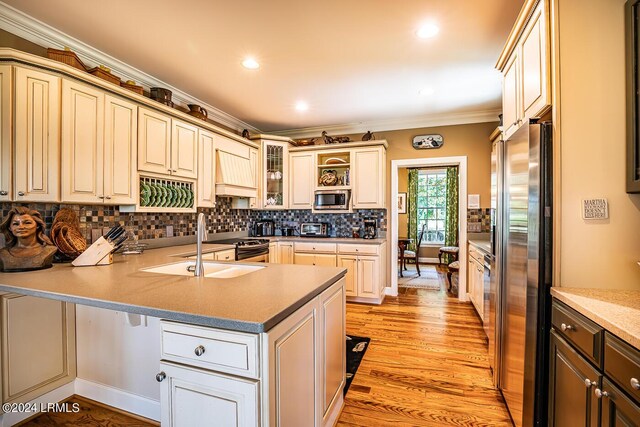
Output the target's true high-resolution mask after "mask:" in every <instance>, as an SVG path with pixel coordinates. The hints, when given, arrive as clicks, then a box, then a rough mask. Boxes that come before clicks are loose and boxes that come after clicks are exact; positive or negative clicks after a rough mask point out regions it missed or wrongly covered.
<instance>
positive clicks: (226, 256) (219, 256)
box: [214, 249, 236, 261]
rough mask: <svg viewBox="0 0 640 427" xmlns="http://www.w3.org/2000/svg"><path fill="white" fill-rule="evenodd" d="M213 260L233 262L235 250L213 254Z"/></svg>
mask: <svg viewBox="0 0 640 427" xmlns="http://www.w3.org/2000/svg"><path fill="white" fill-rule="evenodd" d="M214 259H215V260H216V261H235V259H236V250H235V249H227V250H224V251H218V252H215V256H214Z"/></svg>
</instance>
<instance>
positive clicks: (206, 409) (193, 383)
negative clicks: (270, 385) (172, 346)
mask: <svg viewBox="0 0 640 427" xmlns="http://www.w3.org/2000/svg"><path fill="white" fill-rule="evenodd" d="M160 369H161V370H162V373H161V374H158V375H160V377H158V379H162V383H163V386H162V388H161V411H162V425H163V426H174V427H193V426H206V425H216V426H256V425H259V423H258V420H259V419H260V414H259V412H258V408H259V407H258V403H259V398H258V397H259V394H260V393H259V392H260V388H259V383H258V381H255V380H248V379H241V378H237V377H228V376H225V375H220V374H216V373H214V372H211V371H205V370H201V369H196V368H192V367H188V366H182V365H177V364H174V363H171V362H164V361H163V362H161V363H160ZM214 420H215V422H214Z"/></svg>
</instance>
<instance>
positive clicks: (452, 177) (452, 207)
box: [444, 166, 459, 264]
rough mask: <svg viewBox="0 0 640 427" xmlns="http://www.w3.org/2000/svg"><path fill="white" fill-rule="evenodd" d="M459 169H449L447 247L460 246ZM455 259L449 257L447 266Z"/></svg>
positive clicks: (453, 167)
mask: <svg viewBox="0 0 640 427" xmlns="http://www.w3.org/2000/svg"><path fill="white" fill-rule="evenodd" d="M458 203H459V201H458V167H457V166H451V167H448V168H447V214H446V215H447V217H446V221H445V232H444V244H445V246H458ZM452 261H453V258H452V257H450V256H449V255H447V264H448V263H450V262H452Z"/></svg>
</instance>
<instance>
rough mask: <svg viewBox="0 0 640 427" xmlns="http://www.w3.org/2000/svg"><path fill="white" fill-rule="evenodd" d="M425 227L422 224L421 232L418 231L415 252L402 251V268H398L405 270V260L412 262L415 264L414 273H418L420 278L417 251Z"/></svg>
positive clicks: (425, 225)
mask: <svg viewBox="0 0 640 427" xmlns="http://www.w3.org/2000/svg"><path fill="white" fill-rule="evenodd" d="M426 227H427V224H422V230H420V233H419V234H418V246H416V250H415V251H409V250H405V251H404V266H400V268H401V269H402V268H403V267H404V269H405V270H406V269H407V259H409V260H413V261H414V262H415V263H416V271H417V272H418V276H420V263H419V262H418V251H419V250H420V244H421V243H422V236H424V233H425V231H424V229H425V228H426Z"/></svg>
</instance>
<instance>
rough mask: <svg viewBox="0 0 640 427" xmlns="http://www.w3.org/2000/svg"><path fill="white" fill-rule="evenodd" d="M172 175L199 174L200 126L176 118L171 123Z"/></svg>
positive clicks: (189, 176) (190, 175) (184, 176)
mask: <svg viewBox="0 0 640 427" xmlns="http://www.w3.org/2000/svg"><path fill="white" fill-rule="evenodd" d="M171 175H174V176H180V177H183V178H196V177H197V176H198V128H197V127H195V126H193V125H191V124H189V123H185V122H181V121H180V120H175V119H174V120H172V123H171Z"/></svg>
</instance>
